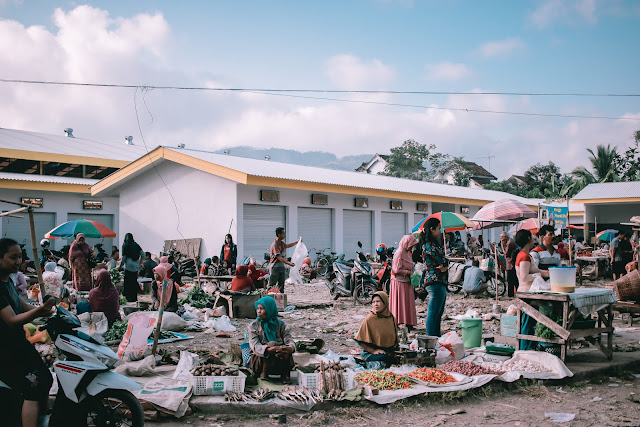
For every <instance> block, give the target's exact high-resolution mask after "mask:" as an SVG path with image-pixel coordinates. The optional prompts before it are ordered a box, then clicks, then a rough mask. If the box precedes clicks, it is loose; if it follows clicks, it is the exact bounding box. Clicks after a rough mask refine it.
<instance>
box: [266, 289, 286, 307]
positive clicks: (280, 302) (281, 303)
mask: <svg viewBox="0 0 640 427" xmlns="http://www.w3.org/2000/svg"><path fill="white" fill-rule="evenodd" d="M267 296H270V297H271V298H273V299H274V300H276V307H278V311H284V309H285V307H286V306H287V294H276V293H268V294H267Z"/></svg>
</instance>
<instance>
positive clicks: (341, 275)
mask: <svg viewBox="0 0 640 427" xmlns="http://www.w3.org/2000/svg"><path fill="white" fill-rule="evenodd" d="M358 246H359V247H360V249H362V243H361V242H358ZM356 254H357V255H358V256H357V258H356V259H355V260H353V266H350V265H349V264H343V263H340V262H334V263H333V271H332V272H331V274H330V276H329V281H325V284H326V285H327V287H328V288H329V292H330V293H331V295H332V296H333V299H338V298H339V297H341V296H346V297H353V299H354V300H355V301H356V302H357V303H360V304H368V303H369V302H371V297H372V295H373V294H374V293H375V292H377V291H378V290H379V289H380V284H379V283H378V282H377V281H376V280H375V279H374V278H373V277H374V276H373V269H372V267H371V264H369V263H368V262H367V258H366V257H365V256H364V254H363V253H362V252H360V251H356Z"/></svg>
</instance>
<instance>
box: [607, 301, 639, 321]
mask: <svg viewBox="0 0 640 427" xmlns="http://www.w3.org/2000/svg"><path fill="white" fill-rule="evenodd" d="M613 310H614V311H617V312H618V313H620V314H628V315H629V319H628V323H627V324H628V325H629V326H633V318H634V317H636V315H637V317H640V304H636V303H633V302H631V301H618V302H617V303H615V304H613Z"/></svg>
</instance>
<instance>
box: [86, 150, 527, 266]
mask: <svg viewBox="0 0 640 427" xmlns="http://www.w3.org/2000/svg"><path fill="white" fill-rule="evenodd" d="M91 193H92V195H93V196H94V197H102V198H106V197H119V200H120V217H119V222H118V234H119V235H123V234H124V233H126V232H133V233H134V235H135V236H136V240H137V241H138V243H140V245H141V246H142V247H143V248H146V249H147V250H150V251H159V250H161V249H162V247H163V242H164V240H167V239H188V238H197V237H199V238H202V247H201V252H200V253H201V256H212V255H217V254H219V253H220V248H221V246H222V243H223V241H224V236H225V234H227V233H229V232H230V233H231V234H232V235H233V237H234V239H235V241H236V243H238V255H239V257H244V256H253V257H256V258H259V259H262V257H263V255H264V253H265V252H268V248H269V246H270V245H271V242H272V241H273V239H274V238H275V234H274V231H275V229H276V227H280V226H283V227H285V228H286V230H287V241H292V240H295V239H296V238H297V237H298V236H302V237H303V239H304V241H305V243H306V245H307V247H308V248H309V250H310V252H311V253H312V254H313V251H311V249H317V250H322V249H324V248H332V249H333V251H335V252H345V253H346V254H347V257H353V256H354V255H355V250H356V249H357V246H356V244H357V242H358V241H361V242H362V243H363V251H364V252H373V251H374V249H375V246H376V244H377V243H380V242H383V243H385V244H387V245H389V246H397V243H396V242H399V241H400V238H401V237H402V236H403V235H404V234H407V233H408V232H409V231H410V230H411V228H412V227H413V225H414V224H416V223H417V222H418V221H419V220H421V219H422V218H424V217H426V216H428V215H429V214H431V213H433V212H439V211H450V212H459V213H461V214H463V215H465V216H467V217H469V218H472V217H473V216H474V214H475V213H476V212H477V211H478V210H479V209H480V208H481V207H482V206H484V205H485V204H487V203H489V202H492V201H495V200H498V199H501V198H512V199H517V200H519V201H521V202H523V203H525V204H528V205H530V206H531V207H532V208H536V206H533V205H532V204H531V203H530V201H528V200H527V199H524V198H521V197H517V196H513V195H511V194H506V193H502V192H498V191H489V190H483V189H474V188H467V187H456V186H452V185H446V184H437V183H431V182H423V181H413V180H407V179H400V178H392V177H387V176H380V175H372V174H364V173H358V172H348V171H338V170H329V169H322V168H316V167H309V166H299V165H290V164H283V163H277V162H272V161H266V160H255V159H247V158H240V157H233V156H229V155H224V154H215V153H211V152H208V151H201V150H194V149H185V148H176V147H166V146H164V147H158V148H156V149H154V150H153V151H151V152H150V153H149V154H148V155H145V156H143V157H141V158H139V159H137V160H136V161H134V162H132V163H131V164H129V165H127V166H125V167H123V168H122V169H120V170H118V171H117V172H115V173H114V174H112V175H110V176H108V177H106V178H104V179H102V180H101V181H100V182H98V183H96V184H94V185H93V186H92V187H91ZM499 232H500V230H499V229H493V230H491V231H485V239H486V238H487V237H489V239H490V240H492V241H496V240H497V238H498V234H499ZM490 233H491V234H490ZM463 234H464V233H463Z"/></svg>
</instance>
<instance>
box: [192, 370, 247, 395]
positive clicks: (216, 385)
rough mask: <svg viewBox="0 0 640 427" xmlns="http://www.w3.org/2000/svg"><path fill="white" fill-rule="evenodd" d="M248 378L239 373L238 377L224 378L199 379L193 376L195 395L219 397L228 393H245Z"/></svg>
mask: <svg viewBox="0 0 640 427" xmlns="http://www.w3.org/2000/svg"><path fill="white" fill-rule="evenodd" d="M246 380H247V376H246V375H245V374H243V373H242V372H241V371H238V376H224V377H214V376H209V377H197V376H193V375H192V376H191V384H192V385H193V394H194V395H196V396H217V395H223V394H225V393H226V392H228V391H233V392H236V393H244V384H245V381H246Z"/></svg>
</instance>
